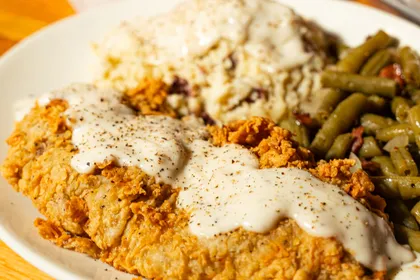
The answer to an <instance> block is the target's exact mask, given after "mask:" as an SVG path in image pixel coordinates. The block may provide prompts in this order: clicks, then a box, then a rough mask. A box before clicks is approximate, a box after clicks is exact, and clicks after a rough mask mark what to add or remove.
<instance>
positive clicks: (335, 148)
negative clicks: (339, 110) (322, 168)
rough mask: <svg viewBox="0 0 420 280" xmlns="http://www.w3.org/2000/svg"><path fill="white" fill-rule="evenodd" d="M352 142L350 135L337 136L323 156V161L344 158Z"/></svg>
mask: <svg viewBox="0 0 420 280" xmlns="http://www.w3.org/2000/svg"><path fill="white" fill-rule="evenodd" d="M352 142H353V136H352V135H351V133H345V134H341V135H338V136H337V138H335V140H334V143H333V144H332V146H331V148H330V149H329V150H328V152H327V154H326V155H325V159H326V160H330V159H336V158H345V157H346V155H347V152H348V151H349V150H350V147H351V144H352Z"/></svg>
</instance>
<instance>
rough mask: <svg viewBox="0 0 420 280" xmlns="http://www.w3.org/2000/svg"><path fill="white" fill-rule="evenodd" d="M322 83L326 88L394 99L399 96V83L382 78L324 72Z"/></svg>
mask: <svg viewBox="0 0 420 280" xmlns="http://www.w3.org/2000/svg"><path fill="white" fill-rule="evenodd" d="M321 83H322V84H323V86H325V87H332V88H338V89H341V90H346V91H350V92H363V93H365V94H377V95H380V96H384V97H389V98H392V97H394V96H395V95H396V94H397V90H398V85H397V82H395V81H394V80H391V79H387V78H381V77H365V76H361V75H357V74H349V73H340V72H333V71H324V72H323V73H322V75H321Z"/></svg>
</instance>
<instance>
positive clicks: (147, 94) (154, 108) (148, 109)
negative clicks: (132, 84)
mask: <svg viewBox="0 0 420 280" xmlns="http://www.w3.org/2000/svg"><path fill="white" fill-rule="evenodd" d="M167 90H168V87H167V85H166V84H164V83H163V82H162V81H160V80H154V79H151V78H147V79H144V80H143V81H142V82H141V83H140V84H139V85H138V86H137V88H135V89H132V90H129V91H127V92H126V93H125V96H126V97H127V99H128V101H129V103H130V104H131V105H132V106H133V107H134V108H136V109H137V110H139V111H140V112H141V113H142V114H143V115H162V114H165V115H168V116H171V117H175V116H176V113H175V111H174V110H173V109H172V108H171V107H170V106H169V105H168V103H167V102H166V97H167V96H168V91H167Z"/></svg>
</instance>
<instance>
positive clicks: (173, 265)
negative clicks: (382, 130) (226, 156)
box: [1, 100, 385, 280]
mask: <svg viewBox="0 0 420 280" xmlns="http://www.w3.org/2000/svg"><path fill="white" fill-rule="evenodd" d="M66 107H67V104H66V102H64V101H58V100H56V101H53V102H52V103H50V104H49V105H48V106H46V107H40V106H36V107H35V108H34V109H32V111H31V112H30V113H29V114H28V115H27V116H26V117H25V118H24V119H23V121H21V122H19V123H17V125H16V129H15V131H14V132H13V134H12V135H11V136H10V138H9V139H8V141H7V142H8V144H9V146H10V150H9V152H8V155H7V158H6V160H5V162H4V163H3V165H2V167H1V172H2V174H3V176H4V177H5V178H6V179H7V180H8V181H9V183H10V184H11V185H12V186H13V187H14V188H15V189H16V190H17V191H19V192H21V193H23V194H24V195H26V196H28V197H30V198H31V199H32V201H33V203H34V205H35V206H36V207H37V208H38V209H39V211H40V212H41V213H42V214H43V215H44V216H45V217H46V220H42V219H38V220H36V221H35V226H37V227H38V230H39V232H40V234H41V235H42V236H43V237H44V238H45V239H48V240H51V241H52V242H54V243H55V244H56V245H58V246H61V247H63V248H66V249H71V250H75V251H78V252H82V253H86V254H88V255H90V256H91V257H93V258H98V259H101V260H102V261H104V262H106V263H108V264H110V265H112V266H114V267H116V268H117V269H120V270H123V271H127V272H129V273H133V274H137V275H141V276H144V277H146V278H150V279H293V280H298V279H299V280H305V279H383V277H384V274H385V273H383V272H378V273H375V274H373V275H372V274H371V273H370V272H369V271H368V270H366V269H365V268H364V267H363V266H361V265H360V264H359V263H357V262H356V261H355V260H354V258H353V257H352V255H351V254H349V253H348V252H347V251H346V250H345V249H344V248H343V246H342V245H341V244H340V243H339V242H337V241H336V240H335V239H334V238H318V237H313V236H310V235H309V234H307V233H306V232H304V231H303V230H302V229H300V228H299V227H298V225H297V224H296V222H295V221H293V220H291V219H283V220H281V221H279V223H278V225H277V227H276V228H274V229H273V230H270V231H269V232H267V233H264V234H261V233H254V232H249V231H246V230H243V229H242V228H239V229H237V230H235V231H233V232H229V233H226V234H220V235H218V236H216V237H213V238H199V237H197V236H194V235H193V234H191V232H190V231H189V228H188V222H189V214H188V213H187V212H186V211H185V210H183V209H179V208H177V207H176V199H177V196H178V192H179V190H178V189H176V188H173V187H171V186H169V185H165V184H158V183H156V182H155V180H154V178H151V177H150V176H148V175H147V174H145V173H144V172H142V171H141V170H140V169H139V168H137V167H119V166H115V165H114V164H113V163H112V162H107V163H105V164H101V165H100V166H97V168H96V170H95V172H94V173H93V174H79V173H77V172H76V171H75V170H73V169H72V167H71V165H70V159H71V157H72V156H73V155H74V154H75V153H77V150H76V149H75V148H74V146H73V145H72V142H71V136H72V131H71V129H70V128H69V127H67V125H66V121H65V119H64V117H62V112H64V111H65V110H66ZM209 130H210V132H211V134H212V135H213V142H214V143H216V144H218V145H223V144H225V143H238V144H242V145H244V146H246V147H248V148H249V149H251V150H252V151H253V152H254V153H255V154H256V155H257V156H258V158H259V160H260V165H261V167H262V168H268V167H281V166H297V167H301V168H305V169H309V170H311V172H312V173H313V174H315V175H316V176H318V177H319V178H321V179H323V180H327V181H332V180H334V179H335V178H339V180H340V186H342V187H343V188H346V187H347V188H348V191H349V193H351V194H353V193H355V194H356V195H357V197H358V198H359V199H363V198H364V197H365V196H366V194H370V191H371V189H372V186H371V185H369V183H368V182H367V181H366V180H356V179H353V177H354V176H356V175H355V174H356V173H355V174H351V173H350V172H348V168H349V166H351V164H352V163H351V162H347V161H337V162H333V163H331V164H329V163H325V162H323V163H320V164H318V165H317V164H316V163H315V162H314V160H313V157H312V154H311V153H310V152H309V151H308V150H305V149H303V148H300V147H298V145H297V144H296V142H294V141H293V140H291V137H292V135H291V134H290V132H288V131H286V130H283V129H281V128H279V127H277V126H275V125H274V123H272V122H271V121H269V120H267V119H262V118H253V119H251V120H249V121H241V122H235V123H232V124H230V125H228V126H225V127H223V128H216V127H212V128H209ZM357 176H360V175H357ZM355 180H356V181H357V184H355ZM349 184H350V185H349ZM359 196H360V197H359Z"/></svg>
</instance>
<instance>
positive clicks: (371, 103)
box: [366, 95, 387, 113]
mask: <svg viewBox="0 0 420 280" xmlns="http://www.w3.org/2000/svg"><path fill="white" fill-rule="evenodd" d="M367 101H368V104H367V106H366V107H367V108H366V112H370V113H382V112H383V111H384V110H385V108H386V106H387V101H386V100H385V98H383V97H380V96H378V95H370V96H368V100H367Z"/></svg>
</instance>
